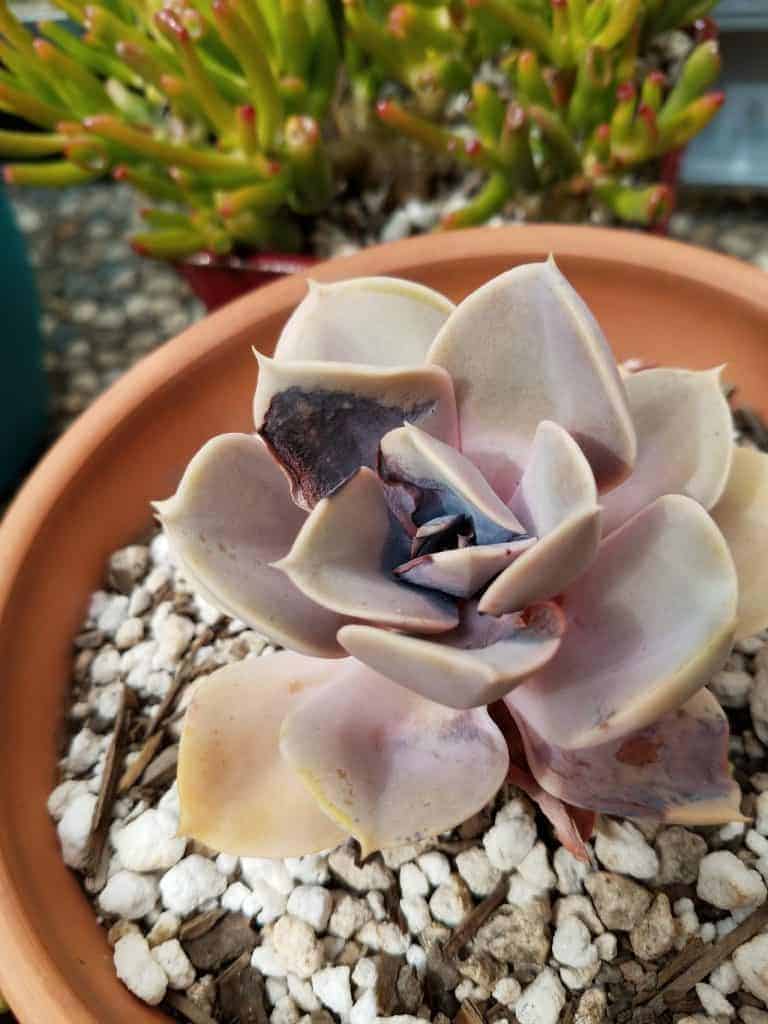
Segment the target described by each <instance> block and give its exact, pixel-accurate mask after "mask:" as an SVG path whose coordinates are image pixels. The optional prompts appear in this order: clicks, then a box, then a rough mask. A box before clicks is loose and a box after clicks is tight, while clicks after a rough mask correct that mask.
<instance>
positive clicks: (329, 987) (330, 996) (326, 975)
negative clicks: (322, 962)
mask: <svg viewBox="0 0 768 1024" xmlns="http://www.w3.org/2000/svg"><path fill="white" fill-rule="evenodd" d="M349 973H350V972H349V967H326V968H325V969H324V970H322V971H318V972H317V974H315V975H314V977H313V978H312V988H313V990H314V993H315V995H316V996H317V998H318V999H319V1000H320V1002H321V1003H322V1004H323V1006H327V1007H328V1009H329V1010H332V1011H333V1012H334V1013H337V1014H338V1015H339V1016H340V1017H341V1019H342V1020H346V1019H347V1018H348V1017H349V1015H350V1013H351V1011H352V990H351V988H350V985H349Z"/></svg>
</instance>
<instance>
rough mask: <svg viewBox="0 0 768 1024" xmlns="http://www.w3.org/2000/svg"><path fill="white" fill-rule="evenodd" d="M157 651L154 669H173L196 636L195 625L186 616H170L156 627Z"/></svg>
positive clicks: (153, 661)
mask: <svg viewBox="0 0 768 1024" xmlns="http://www.w3.org/2000/svg"><path fill="white" fill-rule="evenodd" d="M153 633H154V636H155V639H156V640H157V651H156V652H155V655H154V657H153V658H152V667H153V668H158V669H173V668H174V667H175V666H176V664H177V663H178V661H179V659H180V658H181V656H182V654H183V653H184V651H185V650H186V649H187V647H189V645H190V643H191V642H192V638H193V637H194V635H195V624H194V623H193V622H192V621H191V619H188V618H187V617H186V616H184V615H174V614H171V615H168V616H167V617H166V618H164V619H163V620H162V621H161V622H159V623H158V624H157V626H155V625H154V622H153Z"/></svg>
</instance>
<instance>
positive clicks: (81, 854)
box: [56, 793, 96, 868]
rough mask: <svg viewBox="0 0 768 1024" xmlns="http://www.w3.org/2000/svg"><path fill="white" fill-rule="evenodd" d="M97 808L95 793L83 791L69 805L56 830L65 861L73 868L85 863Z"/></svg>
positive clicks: (80, 866)
mask: <svg viewBox="0 0 768 1024" xmlns="http://www.w3.org/2000/svg"><path fill="white" fill-rule="evenodd" d="M95 809H96V797H95V796H94V795H93V793H81V794H80V795H79V796H76V797H75V798H74V800H72V801H71V802H70V803H69V804H68V805H67V808H66V810H65V811H64V813H63V815H62V816H61V820H60V821H59V824H58V827H57V829H56V831H57V832H58V834H59V842H60V843H61V855H62V857H63V859H64V863H65V864H67V865H68V866H69V867H71V868H82V867H83V865H84V864H85V853H86V846H87V844H88V836H89V834H90V831H91V820H92V818H93V812H94V810H95Z"/></svg>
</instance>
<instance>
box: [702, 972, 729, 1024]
mask: <svg viewBox="0 0 768 1024" xmlns="http://www.w3.org/2000/svg"><path fill="white" fill-rule="evenodd" d="M696 995H697V996H698V997H699V1001H700V1002H701V1005H702V1006H703V1007H704V1010H705V1012H706V1013H708V1014H709V1015H710V1017H720V1016H723V1017H733V1015H734V1014H735V1013H736V1008H735V1007H734V1006H732V1005H731V1004H730V1003H729V1002H728V1000H727V999H726V998H725V996H724V995H723V994H722V992H718V991H717V989H716V988H714V987H713V986H712V985H708V984H707V983H706V982H704V981H702V982H699V984H698V985H697V986H696Z"/></svg>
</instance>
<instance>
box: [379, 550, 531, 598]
mask: <svg viewBox="0 0 768 1024" xmlns="http://www.w3.org/2000/svg"><path fill="white" fill-rule="evenodd" d="M535 543H536V540H535V538H534V537H523V538H522V539H520V540H510V541H507V542H506V543H502V544H481V545H467V546H466V547H457V548H449V549H446V550H443V551H435V552H434V553H431V554H429V553H428V554H425V555H417V556H416V557H415V558H411V559H409V561H407V562H404V563H403V564H402V565H398V566H397V567H396V568H395V569H394V570H393V571H394V573H395V575H396V576H397V577H398V578H399V579H401V580H404V581H405V582H406V583H412V584H414V586H419V587H428V588H429V589H430V590H440V591H442V592H443V593H444V594H451V595H452V596H453V597H464V598H467V597H472V596H473V595H474V594H476V593H477V592H478V591H479V590H481V589H482V588H483V587H484V586H485V584H486V583H488V581H489V580H491V579H493V577H494V576H498V574H499V573H500V572H501V571H502V570H503V569H506V568H507V566H508V565H510V564H511V563H513V562H514V561H515V559H516V558H519V557H520V555H521V554H522V553H523V552H524V551H526V550H528V549H529V548H530V547H532V546H533V545H534V544H535Z"/></svg>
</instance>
